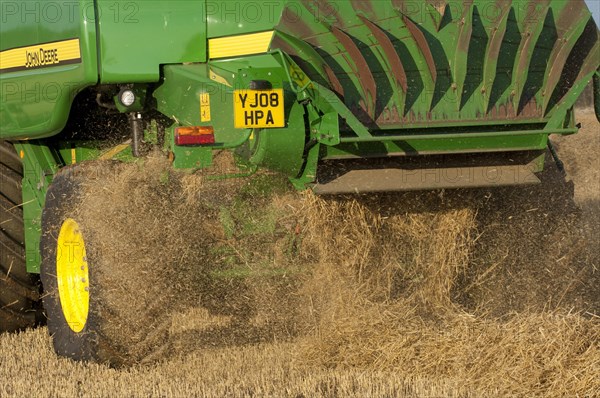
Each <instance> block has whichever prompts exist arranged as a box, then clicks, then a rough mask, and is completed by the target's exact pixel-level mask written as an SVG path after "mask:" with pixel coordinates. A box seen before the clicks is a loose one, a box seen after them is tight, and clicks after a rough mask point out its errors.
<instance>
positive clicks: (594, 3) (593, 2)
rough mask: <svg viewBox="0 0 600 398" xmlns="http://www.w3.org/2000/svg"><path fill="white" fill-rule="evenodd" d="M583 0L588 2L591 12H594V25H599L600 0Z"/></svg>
mask: <svg viewBox="0 0 600 398" xmlns="http://www.w3.org/2000/svg"><path fill="white" fill-rule="evenodd" d="M585 2H586V3H587V4H588V7H589V8H590V11H592V14H594V19H595V20H596V25H598V26H600V0H585Z"/></svg>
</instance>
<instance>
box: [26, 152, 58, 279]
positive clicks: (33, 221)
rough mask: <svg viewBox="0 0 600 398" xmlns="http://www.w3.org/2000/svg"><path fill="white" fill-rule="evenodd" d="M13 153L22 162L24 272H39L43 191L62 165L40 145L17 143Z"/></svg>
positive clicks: (44, 196) (55, 156)
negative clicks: (25, 270)
mask: <svg viewBox="0 0 600 398" xmlns="http://www.w3.org/2000/svg"><path fill="white" fill-rule="evenodd" d="M15 149H16V150H17V152H18V153H20V155H21V158H22V160H23V219H24V221H25V251H26V256H25V257H26V258H25V260H26V263H27V271H28V272H32V273H39V272H40V263H41V258H40V254H39V245H40V238H41V236H42V210H43V208H44V204H45V203H46V191H47V190H48V187H49V186H50V183H51V182H52V179H53V177H54V174H56V172H57V171H58V170H59V168H60V167H61V166H63V165H64V164H62V162H61V161H60V157H59V155H58V153H57V152H56V151H54V150H53V149H52V148H50V147H49V146H47V145H45V144H44V143H42V142H40V141H31V142H24V141H21V142H17V143H15Z"/></svg>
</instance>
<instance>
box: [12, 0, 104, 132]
mask: <svg viewBox="0 0 600 398" xmlns="http://www.w3.org/2000/svg"><path fill="white" fill-rule="evenodd" d="M93 10H94V2H93V0H79V1H74V2H64V3H60V2H58V3H57V2H52V3H51V4H47V3H45V2H28V1H17V2H6V3H4V2H3V4H2V11H3V12H2V25H1V32H0V33H1V36H2V40H0V51H6V50H9V49H14V48H19V47H25V46H33V45H37V44H40V43H48V42H55V41H62V40H68V39H73V38H79V40H80V51H81V62H80V63H76V64H73V65H58V66H53V67H47V68H41V69H32V70H21V71H14V72H2V73H0V138H3V139H4V138H10V139H33V138H42V137H48V136H51V135H54V134H57V133H59V132H60V131H61V130H62V129H63V127H64V126H65V124H66V122H67V118H68V116H69V111H70V109H71V103H72V101H73V98H74V97H75V95H76V94H77V93H78V92H79V91H80V90H82V89H83V88H85V87H87V86H89V85H92V84H95V83H96V82H97V80H98V70H97V49H96V25H95V24H94V12H93ZM86 15H89V16H90V18H91V19H87V17H86ZM40 21H43V22H45V23H40Z"/></svg>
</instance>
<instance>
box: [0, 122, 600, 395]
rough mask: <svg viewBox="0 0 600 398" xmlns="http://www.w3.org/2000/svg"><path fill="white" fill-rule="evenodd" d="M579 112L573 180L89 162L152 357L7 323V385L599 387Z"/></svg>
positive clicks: (365, 390) (592, 161) (549, 175)
mask: <svg viewBox="0 0 600 398" xmlns="http://www.w3.org/2000/svg"><path fill="white" fill-rule="evenodd" d="M579 121H580V122H582V124H583V129H582V131H581V133H580V134H579V135H576V136H572V137H558V138H555V143H556V146H557V150H558V152H559V154H560V155H561V158H562V160H563V161H564V162H565V164H566V168H567V178H566V180H563V178H562V176H561V174H560V173H559V172H558V171H557V170H556V167H555V165H554V164H553V162H552V161H551V160H550V161H549V162H548V165H547V168H548V170H547V171H546V172H545V173H544V175H543V179H544V181H543V184H542V185H539V186H532V187H522V188H500V189H482V190H472V191H468V190H459V191H444V192H425V193H402V194H385V195H368V196H361V197H338V198H319V197H315V196H314V195H312V194H308V193H303V194H298V193H294V192H290V191H289V190H288V189H287V188H286V187H285V183H284V182H283V181H281V180H280V179H279V177H277V176H271V175H259V176H257V177H254V179H253V180H252V181H251V182H250V183H248V182H245V183H242V184H241V185H240V184H239V183H236V182H218V183H215V184H216V185H211V183H209V182H207V181H206V180H207V178H206V176H195V175H192V176H190V175H185V176H179V175H169V174H168V172H165V170H166V168H165V167H164V164H163V163H161V162H160V161H154V162H152V161H151V162H148V164H145V165H143V166H140V165H126V166H117V170H116V171H115V173H112V174H111V175H110V176H109V177H106V176H103V175H102V173H98V175H97V177H96V179H94V180H93V184H90V190H91V191H90V193H89V195H88V196H87V197H86V200H85V201H84V203H83V204H82V205H81V210H80V211H81V215H82V216H85V218H86V219H87V220H92V222H91V224H92V225H94V228H95V229H97V230H98V231H100V232H99V233H98V236H99V240H100V241H101V242H102V245H100V246H101V247H102V250H103V252H104V253H105V254H107V253H109V254H110V255H107V256H105V257H106V258H108V259H109V260H110V261H105V262H106V264H103V267H105V270H106V271H108V272H106V273H107V274H111V275H121V274H122V273H127V272H129V273H133V274H134V275H135V278H127V275H126V274H123V279H122V280H125V281H126V282H123V283H122V287H121V288H122V291H121V292H119V291H116V292H114V293H111V294H114V295H113V296H111V297H110V299H111V300H114V301H115V306H117V307H118V306H119V305H120V306H121V307H122V308H120V309H119V310H120V312H119V314H122V315H121V316H120V317H118V319H117V318H115V320H114V325H113V326H114V327H112V331H113V333H115V335H118V334H123V335H126V337H125V340H126V341H131V342H132V344H131V347H137V346H136V345H135V344H136V342H139V341H144V342H146V343H148V339H147V338H146V336H143V335H139V334H140V332H139V331H140V330H143V329H142V328H141V327H142V326H143V325H152V328H153V333H155V335H156V336H158V337H157V338H154V339H152V340H151V341H150V343H149V344H145V345H144V348H143V349H144V350H147V351H148V352H151V356H150V358H151V359H152V360H151V361H147V362H142V363H138V364H135V365H133V366H131V367H124V368H120V369H112V368H108V367H106V366H103V365H98V364H82V363H76V362H72V361H70V360H67V359H60V358H57V357H56V356H55V355H54V353H53V351H52V346H51V339H50V337H49V336H48V335H47V329H46V328H45V327H41V328H38V329H36V330H30V331H26V332H23V333H20V334H7V335H2V336H0V397H11V396H18V397H21V396H28V397H73V396H81V397H88V396H89V397H146V396H160V397H190V396H197V397H250V396H253V397H298V398H299V397H306V398H308V397H347V396H354V397H511V396H515V397H533V396H540V397H566V396H569V397H576V396H577V397H598V396H600V379H599V378H598V375H599V374H600V242H599V238H598V237H599V236H600V158H599V157H598V151H599V150H600V134H599V133H600V126H599V125H598V123H597V121H596V119H595V116H594V115H593V113H590V112H581V113H580V114H579ZM131 167H136V168H139V167H142V170H146V171H148V173H132V169H131ZM157 168H158V172H157ZM136 170H137V171H139V169H136ZM165 173H167V174H165ZM115 176H116V177H117V178H115ZM103 179H104V180H103ZM98 182H101V184H100V185H101V186H102V187H103V189H102V192H98V191H97V186H98ZM235 184H237V185H235ZM234 185H235V186H234ZM94 187H95V188H94ZM132 187H136V189H135V190H132ZM273 187H274V188H273ZM93 189H96V190H95V191H93V192H92V190H93ZM132 203H133V204H134V205H135V206H131V204H132ZM198 214H200V215H198ZM143 215H146V216H147V215H152V217H150V219H151V220H150V221H149V222H147V223H140V222H139V220H140V219H142V218H141V217H142V216H143ZM115 220H119V221H118V222H119V228H115V226H114V225H115V224H114V223H115ZM132 220H133V221H132ZM128 236H135V237H136V239H135V240H131V239H129V240H128ZM144 242H148V243H144ZM111 267H114V268H111ZM115 290H118V289H115ZM93 292H94V291H93V290H92V294H93ZM155 307H159V308H158V309H159V310H160V311H157V308H155ZM149 308H150V309H152V311H150V310H149ZM157 314H160V315H157ZM136 350H138V348H135V349H134V348H126V349H124V352H123V356H124V357H125V358H127V357H128V356H130V357H135V358H137V357H144V356H146V355H145V354H146V352H145V351H144V352H141V351H136ZM139 350H141V348H139Z"/></svg>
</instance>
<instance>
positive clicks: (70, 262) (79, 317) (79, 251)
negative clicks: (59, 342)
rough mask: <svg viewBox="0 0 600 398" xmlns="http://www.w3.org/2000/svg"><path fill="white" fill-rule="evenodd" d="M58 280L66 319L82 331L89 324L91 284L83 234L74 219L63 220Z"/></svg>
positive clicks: (58, 256) (78, 330)
mask: <svg viewBox="0 0 600 398" xmlns="http://www.w3.org/2000/svg"><path fill="white" fill-rule="evenodd" d="M56 279H57V281H58V294H59V297H60V304H61V307H62V312H63V315H64V317H65V320H66V321H67V324H68V325H69V327H70V328H71V330H73V331H74V332H75V333H79V332H81V331H82V330H83V328H84V327H85V325H86V323H87V318H88V312H89V303H90V294H89V287H90V283H89V275H88V263H87V257H86V252H85V243H84V240H83V235H82V234H81V231H80V228H79V224H77V222H76V221H75V220H73V219H71V218H69V219H67V220H65V222H63V224H62V227H61V228H60V233H59V235H58V241H57V250H56Z"/></svg>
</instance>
